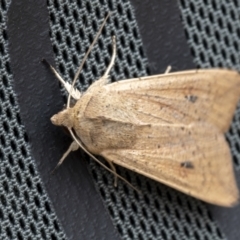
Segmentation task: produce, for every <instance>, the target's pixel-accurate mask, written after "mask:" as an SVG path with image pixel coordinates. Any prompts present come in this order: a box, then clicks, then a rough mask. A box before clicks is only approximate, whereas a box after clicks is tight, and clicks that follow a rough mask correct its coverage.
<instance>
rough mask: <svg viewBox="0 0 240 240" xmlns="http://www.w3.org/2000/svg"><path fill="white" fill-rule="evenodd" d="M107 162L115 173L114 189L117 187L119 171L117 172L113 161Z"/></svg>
mask: <svg viewBox="0 0 240 240" xmlns="http://www.w3.org/2000/svg"><path fill="white" fill-rule="evenodd" d="M107 162H108V163H109V165H110V168H111V169H112V171H113V172H114V183H113V185H114V187H117V171H116V167H115V166H114V164H113V163H112V161H109V160H107Z"/></svg>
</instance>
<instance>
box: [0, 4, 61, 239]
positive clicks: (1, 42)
mask: <svg viewBox="0 0 240 240" xmlns="http://www.w3.org/2000/svg"><path fill="white" fill-rule="evenodd" d="M10 4H11V1H10V0H9V1H5V0H2V1H1V4H0V29H1V32H0V76H1V81H0V115H1V121H0V183H1V184H0V239H4V240H5V239H18V240H23V239H29V240H30V239H54V240H55V239H56V240H57V239H65V236H64V233H63V232H62V230H61V227H60V225H59V223H58V220H57V217H56V215H55V213H54V211H53V208H52V206H51V203H50V201H49V199H48V196H47V194H46V192H45V190H44V188H43V185H42V182H41V180H40V177H39V175H38V173H37V170H36V167H35V165H34V160H33V159H32V158H31V156H30V147H29V141H28V136H27V134H26V132H25V130H24V126H23V125H22V123H21V114H20V111H19V107H18V103H17V97H16V94H15V93H14V90H13V86H12V81H13V76H12V72H11V62H10V58H9V54H8V34H7V29H6V20H7V13H8V9H9V6H10ZM19 97H21V96H19Z"/></svg>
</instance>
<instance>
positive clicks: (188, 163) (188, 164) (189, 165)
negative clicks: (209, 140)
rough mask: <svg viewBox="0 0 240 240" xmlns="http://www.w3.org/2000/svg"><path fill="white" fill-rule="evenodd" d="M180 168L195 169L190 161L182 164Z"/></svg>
mask: <svg viewBox="0 0 240 240" xmlns="http://www.w3.org/2000/svg"><path fill="white" fill-rule="evenodd" d="M180 166H181V167H184V168H188V169H193V168H194V165H193V163H192V162H190V161H185V162H181V163H180Z"/></svg>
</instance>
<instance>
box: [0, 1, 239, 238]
mask: <svg viewBox="0 0 240 240" xmlns="http://www.w3.org/2000/svg"><path fill="white" fill-rule="evenodd" d="M10 3H11V1H10V0H9V1H6V0H1V4H0V24H1V27H0V29H1V33H0V71H1V82H0V115H1V122H0V136H1V139H0V177H1V179H0V181H1V185H0V238H1V239H64V238H65V236H64V233H63V232H62V230H61V226H60V224H59V223H58V221H57V218H56V216H55V214H54V211H53V208H52V206H51V204H50V202H49V200H48V198H47V195H46V193H45V190H44V188H43V186H42V183H41V180H40V178H39V176H38V173H37V171H36V168H35V165H34V160H33V159H31V157H30V148H29V142H28V137H27V134H26V132H25V131H24V126H23V125H22V124H21V114H20V112H19V108H18V104H17V98H16V95H15V93H14V91H13V88H12V73H11V63H10V60H9V56H8V37H7V29H6V17H7V11H8V8H9V5H10ZM179 7H180V9H181V13H182V19H183V24H184V28H185V31H186V37H187V40H188V43H189V46H190V48H191V52H192V55H193V56H194V61H195V63H196V66H198V67H217V66H219V67H233V68H237V67H239V44H240V28H239V17H240V13H239V12H240V10H239V2H238V1H219V2H218V1H207V0H202V1H199V0H197V1H184V0H181V1H180V2H179ZM48 9H49V15H50V28H51V40H52V43H53V50H54V53H55V59H56V65H57V67H58V69H59V72H60V73H61V75H62V76H63V78H64V79H66V80H71V79H73V76H74V73H75V71H76V69H77V67H78V65H79V62H80V61H81V59H82V58H83V55H84V52H85V51H86V49H87V47H88V46H89V45H90V43H91V42H92V40H93V38H94V36H95V34H96V32H97V29H98V28H99V26H100V24H101V22H102V20H103V18H104V16H105V14H106V13H107V12H109V11H111V12H112V16H111V18H110V20H109V21H108V23H107V25H106V27H105V30H104V31H103V34H102V35H101V37H100V39H99V41H98V43H97V45H96V47H95V48H94V50H93V51H92V53H91V55H90V57H89V59H88V60H87V63H86V65H85V67H84V69H83V72H82V74H81V76H80V81H79V83H78V87H79V88H80V89H82V90H86V88H87V87H88V86H89V84H91V83H92V81H94V80H96V79H98V78H99V77H100V76H101V75H102V73H103V72H104V70H105V68H106V66H107V64H108V62H109V60H110V57H111V49H112V45H111V36H112V35H113V34H114V35H116V37H117V48H118V54H117V60H116V63H115V66H114V67H113V69H112V71H111V77H112V80H113V81H115V80H119V79H126V78H130V77H136V76H144V75H147V74H149V70H148V68H147V59H146V57H145V56H144V52H143V47H142V42H141V39H140V35H139V31H138V27H137V23H136V20H135V17H134V12H133V9H132V7H131V5H130V3H129V2H128V1H121V2H120V1H117V0H99V1H97V0H93V1H76V2H73V1H70V0H69V1H64V3H63V1H60V0H59V1H57V0H55V1H49V2H48ZM62 93H63V97H64V96H66V93H65V92H64V91H63V90H62ZM64 99H65V97H64ZM239 114H240V113H239V108H238V110H237V111H236V114H235V118H234V121H233V123H232V126H231V129H230V131H229V133H228V134H227V137H228V140H229V142H230V145H231V147H232V152H233V156H234V163H235V166H236V168H237V169H239V149H240V147H239V138H240V137H239V136H240V134H239V127H238V122H237V120H238V119H239ZM89 170H90V171H91V173H92V175H93V179H94V180H95V183H96V186H97V188H98V189H99V192H100V194H101V196H102V199H103V201H104V202H105V205H106V207H107V209H108V210H109V213H110V215H111V217H112V219H113V222H114V224H115V226H116V228H117V229H118V232H119V233H120V235H121V236H122V238H123V239H225V236H224V235H223V233H222V232H221V231H220V229H219V228H218V226H217V225H216V223H215V221H214V220H213V219H212V216H211V213H210V212H209V211H208V210H207V208H206V205H205V204H203V203H202V202H200V201H197V200H195V199H193V198H189V197H187V196H185V195H184V194H181V193H179V192H177V191H175V190H173V189H170V188H168V187H166V186H164V185H162V184H159V183H156V182H154V181H152V180H150V179H147V178H145V177H143V176H140V175H137V174H134V173H132V172H130V171H127V170H125V169H122V168H118V172H119V173H120V174H121V175H122V176H123V177H125V178H126V179H127V180H128V181H130V182H131V183H132V184H133V185H134V186H137V187H138V188H139V189H140V190H141V192H142V193H143V194H142V195H139V194H137V193H136V192H134V191H133V190H132V189H131V188H129V187H128V186H126V185H125V184H123V183H122V182H121V181H119V183H118V184H119V186H118V188H114V187H113V184H112V183H113V177H112V175H111V174H109V173H108V172H106V171H105V170H104V169H102V168H100V167H99V166H98V165H97V164H95V163H94V162H93V161H90V162H89Z"/></svg>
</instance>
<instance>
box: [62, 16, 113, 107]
mask: <svg viewBox="0 0 240 240" xmlns="http://www.w3.org/2000/svg"><path fill="white" fill-rule="evenodd" d="M110 14H111V13H110V12H109V13H108V15H107V16H106V18H105V19H104V21H103V23H102V25H101V27H100V29H99V30H98V32H97V35H96V36H95V38H94V40H93V42H92V44H91V45H90V46H89V48H88V50H87V52H86V54H85V56H84V58H83V60H82V63H81V64H80V66H79V68H78V70H77V72H76V74H75V76H74V79H73V82H72V86H71V89H70V94H69V95H68V101H67V108H69V106H70V100H71V92H72V90H73V88H74V85H75V83H76V81H77V79H78V77H79V74H80V72H81V70H82V68H83V65H84V63H85V62H86V59H87V57H88V55H89V53H90V52H91V50H92V48H93V46H94V44H95V43H96V41H97V40H98V38H99V36H100V34H101V32H102V30H103V27H104V26H105V24H106V22H107V20H108V18H109V16H110Z"/></svg>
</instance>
